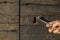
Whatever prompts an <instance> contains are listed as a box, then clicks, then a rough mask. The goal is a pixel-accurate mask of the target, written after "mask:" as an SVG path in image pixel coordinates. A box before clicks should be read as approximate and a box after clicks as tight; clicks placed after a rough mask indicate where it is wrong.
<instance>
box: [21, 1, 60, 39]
mask: <svg viewBox="0 0 60 40" xmlns="http://www.w3.org/2000/svg"><path fill="white" fill-rule="evenodd" d="M20 16H21V17H20V23H21V27H20V29H21V30H20V31H21V35H20V37H21V40H60V35H57V34H53V33H49V32H48V31H47V28H46V27H45V24H44V23H42V22H41V21H39V20H37V24H34V23H33V20H34V17H36V16H43V17H45V18H46V19H47V20H50V21H53V20H60V0H21V15H20Z"/></svg>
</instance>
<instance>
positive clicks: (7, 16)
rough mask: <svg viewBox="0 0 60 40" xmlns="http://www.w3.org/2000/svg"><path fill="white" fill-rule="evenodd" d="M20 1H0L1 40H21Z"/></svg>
mask: <svg viewBox="0 0 60 40" xmlns="http://www.w3.org/2000/svg"><path fill="white" fill-rule="evenodd" d="M18 14H19V0H0V40H19V35H18V33H19V21H18V20H19V16H18Z"/></svg>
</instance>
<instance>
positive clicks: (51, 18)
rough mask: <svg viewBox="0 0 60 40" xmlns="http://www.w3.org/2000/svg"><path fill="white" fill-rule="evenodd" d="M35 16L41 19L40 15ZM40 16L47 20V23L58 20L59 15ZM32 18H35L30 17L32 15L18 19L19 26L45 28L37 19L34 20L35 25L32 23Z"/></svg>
mask: <svg viewBox="0 0 60 40" xmlns="http://www.w3.org/2000/svg"><path fill="white" fill-rule="evenodd" d="M37 16H40V17H41V15H37ZM37 16H36V17H37ZM42 16H43V17H44V18H45V19H47V20H48V21H54V20H60V15H59V14H57V15H56V14H55V15H42ZM34 17H35V16H32V15H30V16H29V15H27V16H21V17H20V24H21V25H44V26H45V24H44V23H43V22H41V21H40V20H38V19H36V23H33V21H34Z"/></svg>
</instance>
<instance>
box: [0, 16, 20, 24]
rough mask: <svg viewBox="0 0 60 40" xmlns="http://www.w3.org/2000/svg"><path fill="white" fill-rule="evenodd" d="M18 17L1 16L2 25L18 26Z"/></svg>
mask: <svg viewBox="0 0 60 40" xmlns="http://www.w3.org/2000/svg"><path fill="white" fill-rule="evenodd" d="M18 20H19V18H18V16H4V15H0V24H18V23H19V21H18Z"/></svg>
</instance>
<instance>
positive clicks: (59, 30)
mask: <svg viewBox="0 0 60 40" xmlns="http://www.w3.org/2000/svg"><path fill="white" fill-rule="evenodd" d="M49 24H50V25H51V26H49V25H48V24H46V27H48V31H49V32H50V33H51V32H52V33H55V34H60V21H52V22H49Z"/></svg>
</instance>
